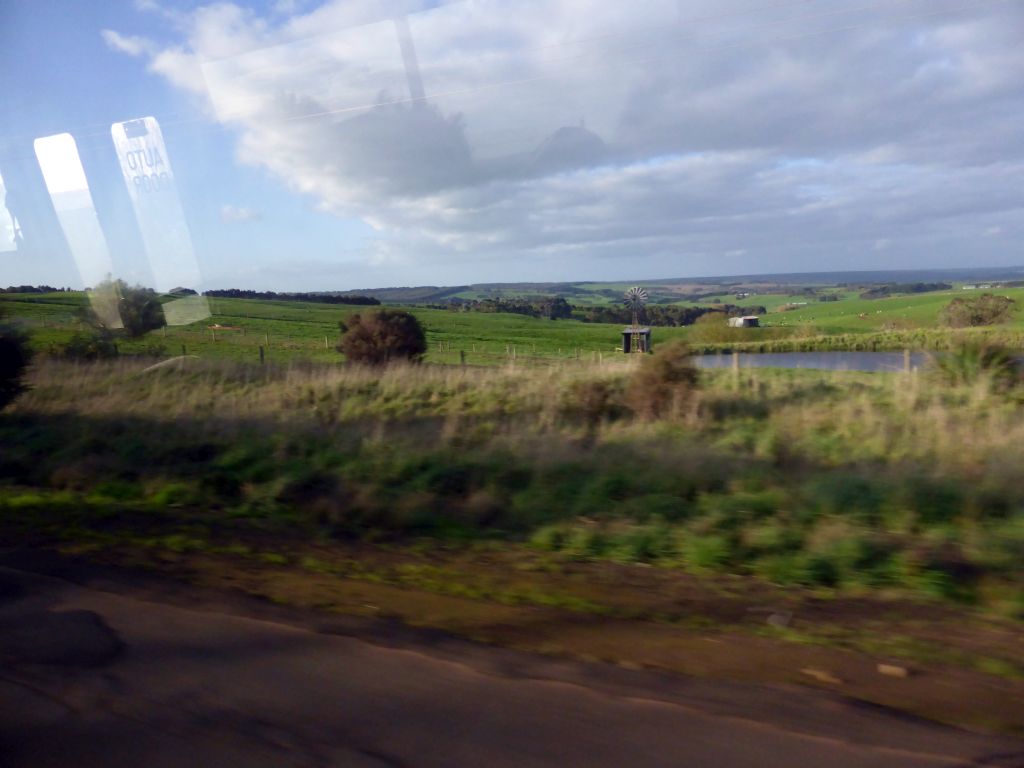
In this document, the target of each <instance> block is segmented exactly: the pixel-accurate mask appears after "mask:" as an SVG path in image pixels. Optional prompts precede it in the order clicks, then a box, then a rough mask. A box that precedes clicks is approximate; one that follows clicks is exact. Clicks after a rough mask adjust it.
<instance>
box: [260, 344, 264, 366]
mask: <svg viewBox="0 0 1024 768" xmlns="http://www.w3.org/2000/svg"><path fill="white" fill-rule="evenodd" d="M260 365H263V345H262V344H260Z"/></svg>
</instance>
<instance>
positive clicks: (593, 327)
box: [0, 293, 685, 365]
mask: <svg viewBox="0 0 1024 768" xmlns="http://www.w3.org/2000/svg"><path fill="white" fill-rule="evenodd" d="M85 302H86V297H85V295H84V294H81V293H55V294H45V295H35V294H6V295H3V296H0V308H6V309H7V310H8V311H9V313H10V315H11V316H12V317H13V318H16V319H18V320H20V321H21V322H23V323H24V324H25V325H26V326H27V327H28V329H29V330H30V331H31V332H32V341H33V345H34V347H35V348H36V349H37V350H40V351H44V352H45V351H46V350H47V349H48V348H49V347H50V345H51V344H60V343H62V342H65V341H67V340H68V339H69V338H70V337H71V335H72V334H73V333H74V332H75V330H76V329H77V328H78V327H79V326H78V324H77V323H76V322H75V317H74V312H75V310H76V309H78V308H80V307H82V306H84V304H85ZM210 307H211V310H212V312H213V314H212V316H211V317H209V318H207V319H205V320H203V321H201V322H198V323H194V324H192V325H189V326H181V327H168V328H167V329H166V330H161V331H153V332H151V333H149V334H147V335H146V336H145V337H144V338H142V339H140V340H137V341H123V342H121V343H120V345H119V346H120V349H121V351H122V352H123V353H126V354H131V353H134V352H140V351H143V350H145V349H147V348H150V347H152V346H153V345H156V346H161V345H162V346H163V347H165V353H166V354H168V355H176V354H181V351H182V347H183V346H184V350H185V352H186V354H189V355H198V356H200V357H211V358H218V359H226V360H249V361H258V360H259V348H260V346H263V347H264V352H265V355H266V356H267V359H269V360H273V361H277V362H287V361H291V360H300V359H305V360H312V361H316V362H337V361H339V360H341V356H340V355H339V353H338V352H336V351H335V345H336V344H337V341H338V337H339V330H338V321H339V320H342V319H344V318H346V317H348V316H349V315H352V314H355V313H357V312H359V311H366V308H360V307H347V306H339V305H335V304H315V303H308V302H288V301H267V300H249V299H220V298H214V299H210ZM410 311H412V312H414V313H415V314H416V316H417V318H419V320H420V322H422V323H423V325H424V327H425V329H426V332H427V342H428V347H429V349H428V353H427V356H426V360H427V361H428V362H437V363H459V362H461V361H463V360H464V361H465V362H466V363H467V364H471V365H494V364H499V363H504V362H507V361H509V360H511V359H512V358H513V355H514V357H515V359H516V360H517V361H520V360H522V361H525V360H530V359H533V360H535V361H541V362H543V361H553V360H557V359H563V360H569V359H577V357H579V358H580V359H583V358H587V359H591V358H594V357H595V356H596V355H598V354H600V355H612V354H614V353H615V349H616V347H617V346H619V345H620V344H621V336H620V333H621V330H622V327H621V326H620V325H604V324H596V323H582V322H579V321H575V320H554V321H553V320H542V319H538V318H532V317H526V316H524V315H512V314H499V313H495V314H489V313H480V312H451V311H448V310H443V309H425V308H422V307H412V308H410ZM211 325H224V326H235V327H240V328H242V329H244V330H241V331H215V330H211V329H210V328H209V326H211ZM682 336H685V329H682V328H665V329H659V338H661V339H662V340H667V339H670V338H676V337H682Z"/></svg>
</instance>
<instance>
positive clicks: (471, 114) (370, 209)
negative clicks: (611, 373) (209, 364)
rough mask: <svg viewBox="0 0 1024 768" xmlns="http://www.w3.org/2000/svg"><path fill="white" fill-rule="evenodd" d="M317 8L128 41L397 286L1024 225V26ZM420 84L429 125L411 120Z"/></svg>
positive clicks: (485, 1) (949, 239)
mask: <svg viewBox="0 0 1024 768" xmlns="http://www.w3.org/2000/svg"><path fill="white" fill-rule="evenodd" d="M301 7H302V6H300V5H298V4H292V3H288V2H286V0H285V1H284V2H279V3H278V6H277V8H276V12H275V15H271V16H266V17H264V16H260V15H259V14H257V13H255V12H253V11H251V10H246V9H243V8H241V7H239V6H236V5H233V4H231V3H216V4H212V5H209V6H203V7H200V8H199V9H197V10H196V11H194V12H192V13H190V14H186V15H182V16H181V18H180V19H179V21H178V23H177V26H179V27H180V28H181V29H182V34H181V39H180V40H178V41H177V42H176V43H175V44H173V45H164V46H161V47H155V46H153V44H152V43H149V42H148V41H145V40H142V39H140V38H130V37H124V36H121V35H119V34H117V33H116V32H104V38H105V39H106V40H107V42H108V44H109V45H111V47H113V48H115V49H117V50H122V51H124V52H125V53H128V54H131V55H144V56H146V57H147V61H148V66H149V68H150V69H151V70H152V71H154V72H156V73H158V74H160V75H162V76H163V77H165V78H166V79H167V80H168V81H169V82H171V83H173V84H174V85H176V86H177V87H179V88H181V89H183V90H188V91H190V92H193V93H197V94H206V93H207V89H209V90H208V95H209V106H210V110H211V119H215V120H217V121H219V122H221V123H223V124H225V125H227V126H230V127H231V128H232V129H234V131H235V132H236V133H237V135H238V144H237V156H238V158H239V159H240V160H241V161H242V162H244V163H246V164H249V165H253V166H259V167H262V168H264V169H267V170H269V171H270V172H271V173H272V174H274V175H275V176H277V177H278V178H279V179H281V180H282V181H283V182H284V183H286V184H287V185H289V186H290V187H291V188H292V189H294V190H296V191H298V192H301V193H303V194H306V195H309V196H311V197H312V198H313V199H315V200H316V202H317V204H318V205H319V206H320V207H321V208H323V209H324V210H327V211H332V212H336V213H339V214H342V215H349V216H351V215H356V216H360V217H363V218H364V219H365V220H366V221H368V222H372V226H373V227H374V228H375V229H377V230H378V231H379V232H380V233H381V237H380V238H379V239H377V240H376V241H375V243H376V245H375V249H376V250H375V251H374V252H373V254H372V258H373V259H374V260H375V263H389V262H390V261H391V260H393V259H397V258H401V259H402V260H403V263H406V262H407V261H408V260H409V259H410V258H414V259H416V260H418V263H430V264H433V263H440V262H458V261H460V260H461V261H462V262H463V263H467V262H470V261H473V262H475V263H478V262H487V261H493V260H500V259H506V258H508V257H509V256H511V255H516V256H517V257H518V258H522V259H525V260H530V259H534V260H535V261H536V263H538V264H541V263H551V260H552V259H569V260H576V261H577V262H581V261H583V260H585V259H588V258H620V259H621V258H629V259H646V260H647V262H648V263H650V264H652V265H653V264H674V263H675V262H676V261H678V262H680V263H678V265H677V269H676V271H678V272H680V273H682V272H685V271H688V270H687V266H688V263H696V262H697V261H699V260H700V259H710V258H711V257H709V256H702V255H700V254H713V253H717V254H728V256H729V258H730V259H732V260H733V261H735V262H737V263H738V262H740V261H742V260H743V257H744V256H746V255H747V254H748V253H749V254H751V255H750V256H749V257H748V261H752V260H753V258H754V256H753V254H757V255H758V258H759V261H758V266H759V267H760V268H762V270H769V269H771V268H773V267H774V266H776V265H773V264H768V263H765V262H764V261H763V260H760V255H761V254H764V253H772V254H775V257H776V258H780V259H785V258H790V260H791V261H792V262H793V263H796V262H798V261H799V260H800V259H802V258H805V256H803V255H802V254H808V255H807V256H806V258H808V259H810V258H812V257H811V256H810V255H809V254H820V253H821V252H822V249H823V248H829V249H830V252H832V253H839V252H845V253H849V254H851V256H850V257H849V258H851V259H853V258H857V257H858V255H859V254H863V253H871V252H877V256H876V258H877V259H878V260H879V264H885V265H892V266H896V265H897V262H896V261H895V260H898V259H900V258H902V259H910V258H915V257H916V256H915V254H918V253H924V254H925V255H926V256H928V257H929V258H932V257H933V256H934V257H937V258H945V257H948V258H953V256H954V255H955V254H958V253H961V249H962V244H963V242H965V241H964V239H963V233H964V231H966V230H965V228H964V227H963V224H964V223H965V222H967V221H970V220H972V219H974V218H976V217H983V216H987V215H990V214H991V213H992V212H993V211H1001V212H1002V215H1004V216H1008V217H1011V218H1017V219H1018V220H1019V217H1020V215H1021V211H1022V210H1024V193H1022V192H1021V190H1022V189H1024V183H1022V182H1024V159H1022V157H1024V153H1022V148H1024V140H1022V138H1021V136H1020V133H1019V125H1021V124H1024V78H1021V77H1020V73H1021V72H1024V49H1022V48H1021V46H1019V40H1018V39H1017V35H1016V33H1015V31H1014V30H1019V29H1020V28H1021V27H1022V26H1024V6H1020V5H1017V4H1005V3H1003V4H993V5H985V6H983V5H978V6H974V7H971V8H969V9H966V10H964V9H960V10H959V11H957V12H955V13H949V14H942V13H941V11H942V10H944V9H945V10H949V9H955V8H957V6H956V5H955V4H953V3H950V2H945V1H944V0H943V2H942V3H941V5H937V4H936V3H935V2H931V1H930V0H907V2H903V3H900V5H899V8H898V9H888V11H887V12H881V11H879V10H878V9H874V10H872V8H871V7H870V6H855V7H854V6H851V7H847V8H842V7H839V8H837V7H836V6H834V5H833V4H830V3H827V2H826V1H825V0H817V1H816V2H809V3H807V4H802V5H800V6H794V7H791V8H789V9H785V8H783V9H777V10H774V11H771V10H762V11H756V10H752V9H751V8H750V6H749V5H746V4H743V5H740V4H736V3H735V2H729V3H726V4H722V3H720V2H711V0H640V2H639V3H631V4H629V5H628V6H623V5H616V4H610V3H605V2H601V1H600V0H522V2H521V3H519V4H518V6H517V11H516V13H514V14H511V13H509V12H508V8H507V6H506V5H505V4H504V3H503V2H501V0H477V1H476V2H472V3H468V2H461V3H448V4H440V5H437V4H435V3H434V2H428V0H390V1H388V2H383V3H370V2H352V1H351V0H348V1H346V2H341V1H340V0H338V1H337V2H328V3H325V4H323V5H321V6H319V7H317V8H316V9H314V10H310V11H309V12H301V11H300V10H297V9H299V8H301ZM401 12H408V13H409V14H410V15H409V17H408V23H409V28H410V30H411V37H412V41H413V44H414V46H415V49H416V53H417V58H418V62H419V72H418V75H417V73H416V72H415V71H412V70H410V69H409V68H408V67H407V66H406V65H407V64H408V61H407V56H406V54H407V53H408V51H406V52H405V54H403V50H402V46H401V44H400V37H399V34H398V29H397V28H396V25H395V23H394V22H393V21H392V16H393V15H395V14H396V13H401ZM282 14H290V15H288V16H287V18H281V15H282ZM417 77H418V78H419V79H420V80H421V81H422V86H423V88H424V89H425V91H426V93H427V96H428V100H427V101H426V102H422V101H414V100H411V99H410V95H409V94H410V92H414V91H410V89H415V88H416V87H417V86H416V85H415V82H414V81H415V80H416V78H417ZM410 78H411V79H410ZM967 229H973V231H974V232H977V231H979V230H981V231H984V229H985V227H984V226H982V225H981V224H978V225H977V226H974V227H973V228H970V227H968V228H967ZM996 243H997V239H992V241H991V244H992V247H995V244H996ZM925 244H926V245H925ZM925 247H926V248H927V251H926V252H925V251H924V250H922V249H923V248H925ZM410 254H412V256H410ZM685 254H696V255H695V256H692V259H693V260H694V261H693V262H687V261H686V259H687V258H691V257H687V256H686V255H685ZM786 254H789V256H786ZM944 254H945V256H944ZM816 258H820V256H816ZM674 260H675V261H674ZM709 263H712V264H713V262H709ZM778 266H779V268H787V269H788V268H789V267H790V266H791V265H790V264H788V263H780V264H779V265H778ZM813 266H815V267H817V268H820V267H821V266H822V265H820V264H816V265H813ZM640 268H642V267H640ZM580 271H581V272H582V271H583V268H582V267H581V269H580ZM712 271H713V270H712Z"/></svg>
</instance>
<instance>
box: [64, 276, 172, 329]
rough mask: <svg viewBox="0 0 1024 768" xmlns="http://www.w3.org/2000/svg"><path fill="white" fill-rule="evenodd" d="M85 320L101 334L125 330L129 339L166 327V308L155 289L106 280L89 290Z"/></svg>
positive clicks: (122, 281) (121, 281)
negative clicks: (102, 332) (101, 332)
mask: <svg viewBox="0 0 1024 768" xmlns="http://www.w3.org/2000/svg"><path fill="white" fill-rule="evenodd" d="M83 319H84V320H85V322H87V323H88V324H89V325H91V326H92V327H93V328H95V329H96V330H98V331H104V332H111V331H115V330H119V329H123V332H124V335H125V336H127V337H128V338H129V339H137V338H139V337H140V336H144V335H145V334H147V333H148V332H149V331H155V330H156V329H157V328H163V327H164V326H165V325H166V324H167V321H166V320H165V318H164V309H163V305H162V304H161V303H160V300H159V299H158V298H157V295H156V292H155V291H154V290H153V289H152V288H144V287H143V286H141V285H135V286H130V285H128V284H127V283H126V282H125V281H124V280H104V281H103V282H102V283H99V284H98V285H97V286H96V287H95V288H93V289H92V290H91V291H89V309H87V310H86V311H85V312H84V316H83Z"/></svg>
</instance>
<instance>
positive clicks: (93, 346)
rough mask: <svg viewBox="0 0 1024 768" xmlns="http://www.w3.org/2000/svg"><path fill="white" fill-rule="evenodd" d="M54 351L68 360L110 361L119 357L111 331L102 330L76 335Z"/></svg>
mask: <svg viewBox="0 0 1024 768" xmlns="http://www.w3.org/2000/svg"><path fill="white" fill-rule="evenodd" d="M54 351H55V352H56V354H57V355H58V356H59V357H63V358H66V359H68V360H109V359H110V358H112V357H117V344H115V343H114V337H113V335H112V334H111V333H110V331H107V330H104V329H100V330H96V331H90V332H79V333H76V334H75V335H74V336H72V337H71V338H70V339H69V340H68V341H67V343H65V344H61V345H59V346H57V347H56V348H55V349H54Z"/></svg>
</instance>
